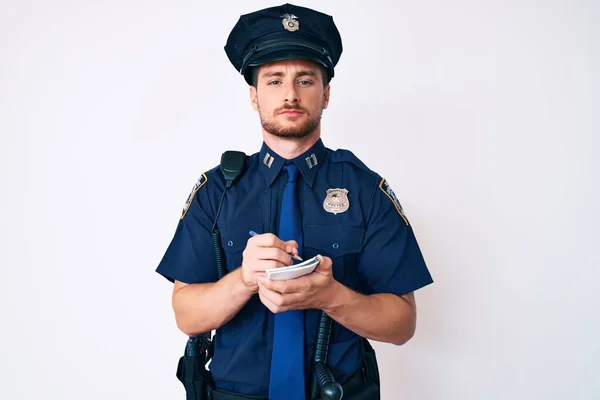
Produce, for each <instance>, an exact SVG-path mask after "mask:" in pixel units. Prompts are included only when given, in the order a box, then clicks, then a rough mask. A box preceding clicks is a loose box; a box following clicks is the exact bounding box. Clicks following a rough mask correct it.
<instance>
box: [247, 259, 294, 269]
mask: <svg viewBox="0 0 600 400" xmlns="http://www.w3.org/2000/svg"><path fill="white" fill-rule="evenodd" d="M243 262H244V263H246V264H248V265H249V268H250V269H251V270H252V271H254V272H265V271H266V270H268V269H272V268H281V267H287V266H288V265H290V264H284V263H282V262H280V261H276V260H257V259H254V260H251V261H246V260H244V261H243Z"/></svg>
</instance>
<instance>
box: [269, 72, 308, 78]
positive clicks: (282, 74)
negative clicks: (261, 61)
mask: <svg viewBox="0 0 600 400" xmlns="http://www.w3.org/2000/svg"><path fill="white" fill-rule="evenodd" d="M274 76H278V77H282V76H285V74H284V73H283V72H281V71H272V72H265V73H264V74H263V75H262V77H263V78H271V77H274ZM300 76H312V77H316V76H317V73H316V72H315V71H309V70H306V71H299V72H298V73H297V74H296V78H298V77H300Z"/></svg>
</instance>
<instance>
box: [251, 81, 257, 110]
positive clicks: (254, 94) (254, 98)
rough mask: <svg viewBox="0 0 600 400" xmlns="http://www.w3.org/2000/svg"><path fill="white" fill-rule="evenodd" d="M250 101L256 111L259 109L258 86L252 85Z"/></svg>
mask: <svg viewBox="0 0 600 400" xmlns="http://www.w3.org/2000/svg"><path fill="white" fill-rule="evenodd" d="M250 103H251V104H252V108H253V109H254V111H258V94H257V92H256V88H255V87H254V86H252V85H250Z"/></svg>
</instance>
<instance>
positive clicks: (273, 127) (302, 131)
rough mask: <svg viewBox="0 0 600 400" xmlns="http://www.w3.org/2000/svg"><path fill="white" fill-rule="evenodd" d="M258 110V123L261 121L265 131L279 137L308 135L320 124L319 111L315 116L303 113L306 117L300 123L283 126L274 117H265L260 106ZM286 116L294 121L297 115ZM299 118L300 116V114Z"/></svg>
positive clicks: (294, 137)
mask: <svg viewBox="0 0 600 400" xmlns="http://www.w3.org/2000/svg"><path fill="white" fill-rule="evenodd" d="M285 109H289V110H293V109H294V108H292V107H285ZM258 111H259V115H260V123H261V125H262V127H263V129H264V130H265V131H266V132H268V133H270V134H271V135H273V136H277V137H280V138H291V139H301V138H304V137H306V136H308V135H310V134H311V133H313V132H314V131H315V129H317V128H318V127H319V125H320V124H321V113H319V114H318V115H316V116H311V115H310V114H306V113H305V114H304V115H307V116H308V118H307V119H306V121H304V123H302V124H301V125H294V126H284V125H283V124H281V123H279V122H277V121H275V118H273V119H268V118H266V117H265V116H264V115H263V113H262V111H261V110H260V108H259V110H258ZM288 118H289V119H290V120H292V121H294V120H295V119H297V118H299V117H288ZM300 118H302V116H301V117H300Z"/></svg>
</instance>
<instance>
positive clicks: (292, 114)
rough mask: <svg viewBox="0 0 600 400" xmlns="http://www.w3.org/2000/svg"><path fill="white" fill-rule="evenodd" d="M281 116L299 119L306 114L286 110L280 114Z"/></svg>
mask: <svg viewBox="0 0 600 400" xmlns="http://www.w3.org/2000/svg"><path fill="white" fill-rule="evenodd" d="M279 114H280V115H287V116H289V117H297V116H299V115H302V114H304V113H303V112H302V111H300V110H284V111H282V112H280V113H279Z"/></svg>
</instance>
